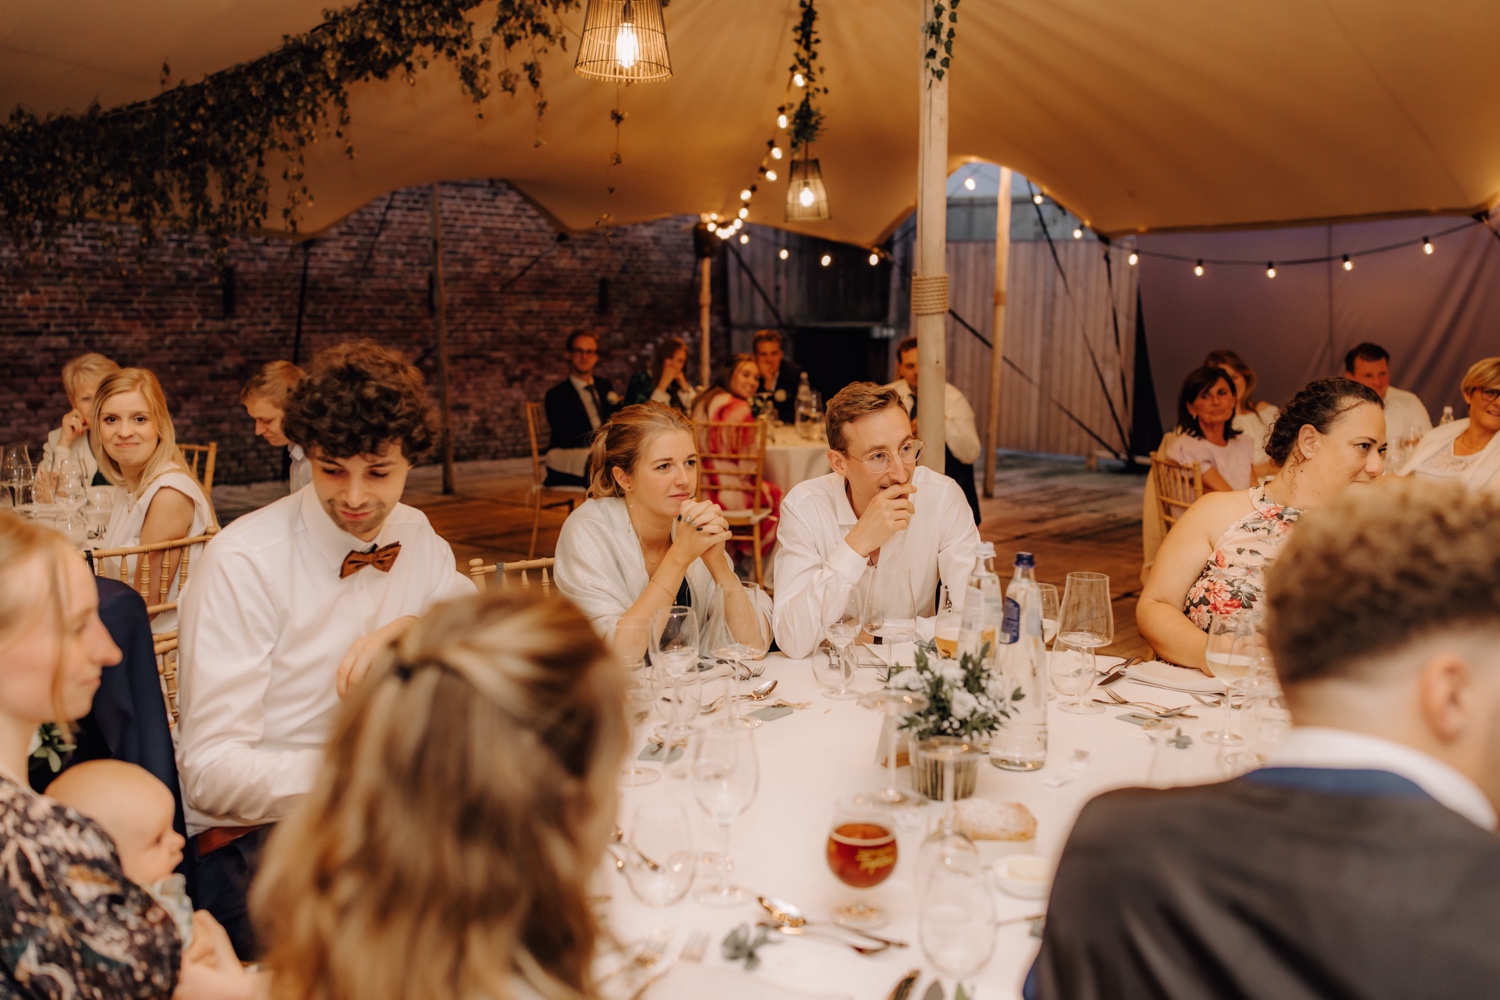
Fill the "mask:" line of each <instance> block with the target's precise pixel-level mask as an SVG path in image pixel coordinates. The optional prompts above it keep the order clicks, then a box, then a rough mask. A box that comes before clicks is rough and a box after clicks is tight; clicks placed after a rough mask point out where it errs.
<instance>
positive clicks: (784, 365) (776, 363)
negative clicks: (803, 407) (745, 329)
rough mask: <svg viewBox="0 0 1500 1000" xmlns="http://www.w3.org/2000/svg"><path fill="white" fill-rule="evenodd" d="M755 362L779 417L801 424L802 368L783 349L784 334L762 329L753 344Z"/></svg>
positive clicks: (762, 389)
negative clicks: (798, 395)
mask: <svg viewBox="0 0 1500 1000" xmlns="http://www.w3.org/2000/svg"><path fill="white" fill-rule="evenodd" d="M751 346H752V347H753V349H754V351H755V363H756V364H757V365H759V366H760V391H761V392H764V393H769V394H770V396H771V405H772V406H774V407H776V416H777V417H778V418H779V419H780V420H781V422H782V423H784V424H795V423H796V422H797V387H798V386H800V385H801V384H802V368H801V367H800V366H799V365H798V364H797V363H796V362H795V361H788V360H787V359H786V355H785V354H784V353H783V352H782V350H781V334H780V333H778V332H777V331H775V330H760V331H758V332H757V333H756V334H755V339H754V340H752V341H751Z"/></svg>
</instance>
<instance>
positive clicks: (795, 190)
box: [786, 146, 828, 222]
mask: <svg viewBox="0 0 1500 1000" xmlns="http://www.w3.org/2000/svg"><path fill="white" fill-rule="evenodd" d="M826 218H828V189H827V188H826V187H825V186H824V184H823V171H822V169H821V168H820V167H819V166H818V160H817V158H816V157H814V156H811V155H810V151H809V149H808V148H807V147H806V146H803V147H802V148H801V149H800V150H799V151H798V153H797V155H796V156H795V157H794V158H793V159H792V165H791V167H790V168H789V172H788V176H787V186H786V220H787V221H788V222H810V221H812V220H814V219H826Z"/></svg>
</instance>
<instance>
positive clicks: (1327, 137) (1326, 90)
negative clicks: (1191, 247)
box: [0, 0, 1500, 244]
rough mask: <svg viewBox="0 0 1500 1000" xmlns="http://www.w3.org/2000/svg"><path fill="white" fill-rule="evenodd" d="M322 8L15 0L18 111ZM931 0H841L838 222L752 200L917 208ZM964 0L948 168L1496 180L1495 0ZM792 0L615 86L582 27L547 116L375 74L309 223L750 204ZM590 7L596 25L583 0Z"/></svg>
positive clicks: (1219, 205)
mask: <svg viewBox="0 0 1500 1000" xmlns="http://www.w3.org/2000/svg"><path fill="white" fill-rule="evenodd" d="M322 6H323V0H311V2H310V0H158V2H155V3H152V4H147V5H141V4H121V3H117V2H110V3H107V2H104V0H74V2H70V3H66V4H59V3H55V2H51V0H15V2H12V3H7V4H5V5H4V7H3V9H0V49H3V51H4V58H3V59H0V106H4V107H11V106H15V105H17V104H20V105H24V106H27V107H29V108H31V109H32V110H34V111H36V112H39V113H41V112H52V111H62V110H66V109H81V108H83V107H85V106H86V105H87V104H88V103H89V102H90V101H92V100H96V99H97V100H98V101H100V102H101V103H102V104H104V105H107V106H108V105H115V104H120V103H125V102H129V101H135V100H140V99H143V98H147V97H150V96H151V95H152V94H154V93H155V92H156V91H157V89H158V79H159V75H160V71H161V66H162V63H163V61H164V60H166V61H169V62H170V64H171V66H172V71H173V75H174V77H179V78H186V79H189V80H192V79H196V78H197V77H199V76H201V75H202V74H204V73H209V72H212V71H214V70H216V69H221V68H224V67H226V66H229V65H232V64H233V63H235V62H237V61H243V60H248V59H253V58H255V57H257V56H260V55H262V54H264V53H266V52H268V51H270V50H272V49H274V48H275V47H276V46H277V45H278V44H279V42H280V38H281V36H282V35H283V34H287V33H297V32H302V31H306V30H308V29H309V28H311V27H313V26H314V25H315V24H316V23H317V22H318V21H319V20H320V17H321V14H320V11H321V8H322ZM926 9H930V8H929V7H928V6H927V5H926V4H924V3H920V2H918V0H860V2H851V0H825V2H824V3H823V5H822V6H821V8H820V14H821V18H820V21H819V29H820V34H821V36H822V44H821V46H820V55H821V60H822V63H823V65H824V67H825V71H826V72H825V82H826V84H827V85H828V87H829V88H830V89H831V93H830V94H828V95H827V97H825V98H824V99H823V101H822V107H823V110H824V111H825V113H826V131H825V135H824V138H823V139H822V140H821V141H820V142H819V143H818V144H817V147H816V153H817V155H818V156H819V157H820V159H821V162H822V167H823V172H824V176H825V177H826V178H827V181H828V188H829V196H830V203H831V206H832V211H833V218H832V219H830V220H827V221H824V222H816V223H802V224H785V223H783V222H782V203H783V198H784V195H785V177H784V176H783V178H782V181H781V182H780V183H779V184H774V185H762V190H761V191H760V193H759V195H758V197H757V199H756V202H755V204H754V206H753V207H752V214H751V216H750V220H751V221H752V222H763V223H768V224H772V225H779V226H784V227H785V228H788V229H797V230H800V231H804V232H808V233H812V234H815V235H819V236H826V237H829V238H833V239H840V240H846V241H849V242H852V243H858V244H870V243H874V242H876V241H877V240H879V239H881V238H882V237H883V236H884V235H885V234H887V233H888V232H889V231H890V230H891V229H892V228H893V227H894V225H895V224H896V223H897V221H899V219H901V218H902V217H903V216H904V215H905V214H906V213H907V212H908V211H909V210H910V208H911V206H912V204H913V200H914V197H915V190H916V170H917V141H916V139H917V94H918V86H919V78H918V70H917V63H918V56H919V49H918V20H919V17H920V16H921V12H922V11H923V10H926ZM959 10H960V21H959V25H958V42H957V48H956V62H955V68H954V71H953V74H952V81H953V86H952V91H951V135H950V143H949V152H950V160H951V162H950V166H952V167H956V166H958V165H960V164H961V163H963V162H964V161H966V160H969V159H972V158H978V159H985V160H990V161H993V162H997V163H1005V164H1007V165H1009V166H1012V167H1014V168H1015V169H1017V170H1019V171H1022V172H1024V173H1025V174H1026V175H1027V176H1029V177H1031V178H1033V179H1034V180H1035V181H1036V182H1037V183H1038V184H1040V185H1042V186H1043V187H1044V189H1045V190H1046V191H1047V193H1048V194H1050V195H1052V196H1053V197H1055V198H1056V199H1057V200H1058V201H1060V202H1062V203H1063V204H1065V205H1066V206H1067V207H1068V208H1069V209H1071V210H1072V211H1073V212H1075V213H1076V214H1077V215H1078V216H1080V217H1081V218H1083V219H1084V220H1085V221H1086V222H1088V223H1089V224H1090V225H1092V226H1093V227H1094V228H1096V229H1098V230H1100V231H1103V232H1106V233H1111V234H1119V233H1125V232H1132V231H1146V230H1163V229H1181V228H1198V227H1227V226H1250V225H1263V224H1270V223H1288V222H1303V221H1311V220H1321V219H1350V218H1362V217H1378V216H1388V215H1402V214H1420V213H1427V212H1454V211H1459V212H1469V211H1473V210H1475V209H1478V208H1488V207H1490V206H1491V205H1492V204H1493V203H1494V202H1495V200H1496V198H1497V195H1500V127H1497V126H1500V120H1497V118H1500V111H1497V105H1496V103H1495V101H1494V95H1495V94H1496V93H1500V60H1496V59H1495V58H1494V57H1493V51H1492V46H1493V42H1494V39H1495V38H1496V37H1500V35H1497V31H1496V29H1497V28H1500V5H1497V4H1495V3H1494V2H1493V0H1453V2H1451V3H1447V4H1443V5H1441V6H1439V7H1434V6H1432V5H1421V4H1415V5H1414V4H1411V3H1409V2H1404V0H1401V2H1398V0H1318V2H1307V0H1271V2H1269V3H1261V4H1244V3H1239V2H1234V0H1203V2H1199V3H1185V2H1182V0H1175V2H1170V0H1138V2H1136V3H1132V4H1120V3H1117V2H1113V0H1067V2H1059V3H1048V4H1037V3H1032V2H1027V0H985V2H978V0H970V2H969V3H967V4H964V5H962V6H961V7H960V8H959ZM796 13H797V4H796V0H758V2H755V3H744V2H743V0H676V2H674V3H672V4H671V6H670V7H668V9H667V27H668V31H669V35H670V41H671V51H672V62H673V69H674V76H673V78H672V80H671V81H669V82H667V83H660V84H642V85H636V86H632V87H629V88H625V89H623V91H621V93H620V96H619V97H618V98H617V96H616V94H617V90H616V88H615V87H614V86H612V85H605V84H599V83H593V82H589V81H586V80H583V79H580V78H578V77H576V76H574V75H573V73H572V72H571V63H572V50H573V46H571V45H570V46H569V52H568V53H566V54H565V53H562V52H559V51H554V52H552V53H551V54H550V55H549V56H548V57H547V58H546V60H545V78H544V86H545V89H546V96H547V99H548V101H549V104H548V109H547V114H546V116H545V117H544V118H543V119H542V121H541V123H540V125H539V126H538V125H537V123H536V121H535V119H534V116H533V113H532V108H531V106H530V103H529V101H528V100H527V99H526V98H525V96H524V95H523V96H522V97H521V98H517V99H512V98H509V97H507V96H505V95H503V94H501V95H497V96H495V97H493V98H491V99H490V101H489V102H488V103H487V106H486V109H485V117H484V119H483V120H476V117H475V115H474V108H473V105H472V104H471V103H470V102H469V101H468V100H467V99H466V98H465V97H464V96H463V95H462V94H461V92H460V90H459V87H458V83H457V80H456V76H455V74H454V73H453V72H452V71H451V70H450V69H449V68H448V67H447V66H440V65H439V66H434V67H433V68H431V69H429V70H428V71H427V72H425V73H422V74H420V75H419V77H418V80H417V83H416V85H415V86H408V85H407V84H406V83H404V82H402V81H399V80H393V81H390V82H386V83H379V84H370V85H366V86H362V87H360V88H358V90H357V91H356V92H355V94H354V99H353V101H352V113H353V118H354V126H353V138H354V142H355V145H356V148H357V151H358V158H357V159H356V160H354V161H352V162H351V161H348V160H346V159H345V158H344V157H343V155H342V152H341V151H340V150H339V149H338V148H337V144H336V143H328V144H323V145H320V146H319V147H317V148H316V149H315V151H314V152H315V155H314V156H313V157H312V161H311V163H310V169H309V171H308V178H309V182H310V186H311V188H312V190H313V193H314V196H315V198H316V201H315V203H314V204H313V205H311V206H309V207H307V208H306V210H305V215H304V219H303V223H302V227H301V228H302V231H303V232H304V233H313V232H316V231H317V230H319V229H321V228H323V227H326V226H328V225H329V224H331V223H333V222H334V221H336V220H338V219H339V218H341V217H342V216H344V215H346V214H348V213H349V212H351V211H352V210H354V209H355V208H357V207H359V206H360V205H363V204H365V203H366V202H368V201H369V200H371V199H372V198H374V197H377V196H379V195H381V194H383V193H385V192H387V191H390V190H392V189H395V188H399V187H404V186H407V185H412V184H418V183H423V182H428V181H434V180H447V179H458V178H471V177H501V178H505V179H506V180H508V181H510V182H511V183H512V184H514V185H515V186H516V187H517V188H518V189H519V190H521V191H522V192H523V193H525V194H526V195H527V196H528V197H530V198H531V199H532V200H533V201H535V202H536V204H537V205H538V206H540V207H541V208H542V209H543V210H544V211H546V212H547V213H549V214H550V215H551V216H553V217H554V218H555V219H556V220H557V221H559V222H560V223H561V224H562V225H564V226H565V227H568V228H570V229H574V230H580V229H587V228H589V227H592V226H594V225H596V224H597V223H598V221H599V220H600V218H601V216H602V215H603V214H604V213H605V212H608V213H609V214H610V221H611V222H613V223H628V222H634V221H640V220H645V219H651V218H656V217H660V216H663V215H670V214H675V213H683V212H691V213H696V212H707V211H719V212H732V211H734V210H735V209H736V208H738V204H739V192H740V190H741V189H742V188H743V187H745V186H746V185H748V184H750V183H751V182H752V181H753V180H755V179H756V167H757V165H758V164H759V162H760V159H761V155H762V153H763V152H764V150H765V143H766V140H767V139H768V138H770V137H771V136H772V134H773V132H774V118H775V109H776V107H777V105H778V104H780V103H782V101H783V100H785V99H786V90H785V88H786V77H787V72H788V67H789V65H790V63H791V49H792V42H791V25H792V22H793V20H794V18H795V16H796ZM569 22H570V27H571V28H572V29H574V30H575V34H576V29H577V27H578V26H579V24H580V23H581V13H574V14H572V15H569ZM617 100H618V101H619V102H620V106H621V107H622V108H623V110H624V111H626V112H627V114H628V116H629V117H628V119H627V121H626V122H625V124H624V126H623V129H622V132H621V140H620V142H621V148H620V152H621V155H622V157H623V164H622V165H621V166H620V167H617V168H615V169H614V170H612V171H609V170H607V164H608V161H609V157H610V154H611V153H612V152H613V150H614V147H615V134H614V128H613V126H612V125H611V123H610V115H609V112H610V109H611V108H613V107H615V106H616V102H617ZM538 138H540V139H541V140H542V141H541V144H540V145H536V144H535V140H536V139H538ZM782 141H783V142H784V141H785V138H784V135H783V138H782ZM606 174H608V177H606ZM610 184H613V185H614V186H615V187H616V192H615V194H614V195H613V196H612V197H610V196H607V195H606V187H607V185H610ZM278 218H279V216H278V215H277V213H276V212H275V211H274V210H273V215H272V220H271V221H272V222H274V221H276V220H277V219H278Z"/></svg>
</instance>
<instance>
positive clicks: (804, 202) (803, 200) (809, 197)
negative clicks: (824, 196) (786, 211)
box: [797, 181, 818, 208]
mask: <svg viewBox="0 0 1500 1000" xmlns="http://www.w3.org/2000/svg"><path fill="white" fill-rule="evenodd" d="M817 200H818V196H817V195H815V194H813V189H812V185H811V184H809V183H807V182H806V181H803V182H802V190H800V191H798V192H797V204H799V205H801V206H802V207H803V208H811V207H812V206H813V202H815V201H817Z"/></svg>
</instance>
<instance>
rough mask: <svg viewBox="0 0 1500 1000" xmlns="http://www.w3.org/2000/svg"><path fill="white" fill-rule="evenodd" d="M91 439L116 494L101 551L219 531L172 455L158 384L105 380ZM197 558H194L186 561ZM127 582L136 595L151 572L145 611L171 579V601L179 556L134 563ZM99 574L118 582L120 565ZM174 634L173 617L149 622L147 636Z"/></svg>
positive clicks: (130, 377) (134, 371)
mask: <svg viewBox="0 0 1500 1000" xmlns="http://www.w3.org/2000/svg"><path fill="white" fill-rule="evenodd" d="M89 439H90V443H91V444H92V446H93V449H94V457H95V459H96V460H97V461H98V463H99V470H100V471H101V472H103V473H104V477H105V478H106V479H108V480H109V481H110V482H111V483H112V484H114V487H115V498H114V509H113V511H112V512H111V513H110V517H109V524H108V525H107V526H106V527H105V529H104V535H103V537H102V538H101V539H100V541H99V547H100V548H101V549H118V548H129V547H130V546H133V545H151V544H154V543H156V542H168V541H173V540H175V539H178V538H194V537H196V536H198V535H201V534H203V533H204V532H205V531H207V530H208V528H209V526H210V525H217V524H218V520H217V519H216V518H215V517H214V509H213V505H212V504H210V503H209V502H208V497H206V496H204V494H203V486H202V485H201V484H200V483H199V482H198V477H197V476H195V475H193V472H192V470H191V469H189V468H188V465H187V463H186V462H185V461H183V458H182V452H181V451H179V450H178V448H177V431H176V429H175V428H174V427H173V426H172V415H171V414H170V413H168V412H167V397H166V396H165V395H164V394H163V393H162V390H161V383H160V382H158V381H157V380H156V376H155V375H153V374H151V373H150V372H149V371H146V370H145V369H144V368H122V369H120V370H119V371H117V372H113V373H111V374H109V375H106V376H105V377H104V380H103V381H102V382H100V383H99V391H98V394H97V395H96V396H95V397H94V409H93V412H92V414H91V415H90V417H89ZM192 555H194V556H196V553H192ZM133 558H134V562H133V563H131V565H130V566H127V567H126V579H127V581H128V582H130V584H131V585H132V586H134V587H135V588H136V589H137V590H139V589H140V587H141V580H142V577H143V573H144V572H145V571H146V570H147V569H148V568H149V572H150V595H149V596H148V597H147V598H146V603H147V604H160V603H164V601H163V595H162V591H161V581H162V580H163V579H165V578H166V577H164V576H163V573H165V574H166V575H167V577H170V579H171V584H170V586H169V587H168V589H167V592H166V595H165V601H167V602H170V601H175V600H177V591H178V575H177V567H178V565H179V564H180V563H181V561H182V552H181V550H178V551H174V552H172V553H171V554H170V556H168V557H167V558H165V559H164V558H163V557H162V554H160V553H157V554H155V555H152V556H150V557H149V558H147V559H142V558H141V557H139V556H135V557H133ZM104 563H105V565H104V567H103V569H104V573H105V575H106V576H109V577H111V578H114V579H119V578H120V574H119V560H118V559H106V560H104ZM176 627H177V612H175V611H163V612H162V613H161V614H158V615H157V616H156V617H155V618H154V619H152V621H151V630H152V631H153V632H157V633H161V632H170V631H172V630H173V629H175V628H176Z"/></svg>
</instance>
